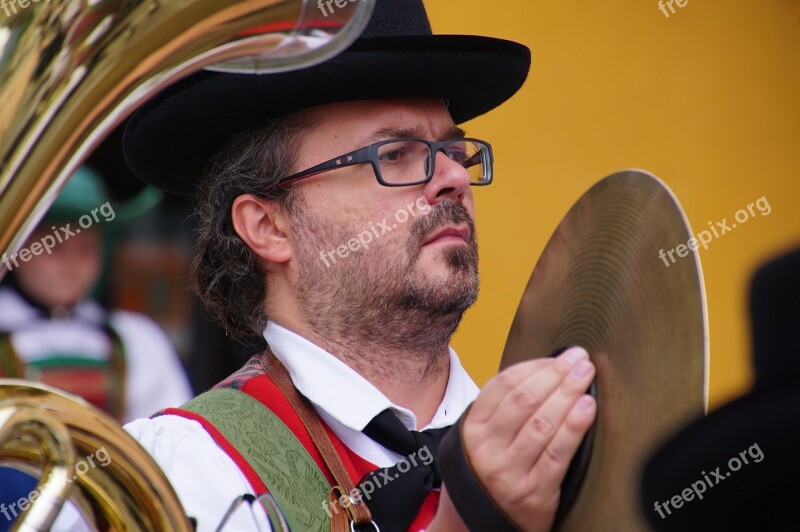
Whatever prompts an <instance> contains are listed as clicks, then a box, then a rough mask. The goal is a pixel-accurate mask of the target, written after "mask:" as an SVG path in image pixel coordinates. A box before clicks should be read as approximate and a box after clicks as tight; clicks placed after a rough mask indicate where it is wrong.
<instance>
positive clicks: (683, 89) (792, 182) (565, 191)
mask: <svg viewBox="0 0 800 532" xmlns="http://www.w3.org/2000/svg"><path fill="white" fill-rule="evenodd" d="M426 4H427V7H428V11H429V14H430V17H431V21H432V25H433V28H434V31H435V32H437V33H470V34H483V35H491V36H497V37H503V38H508V39H513V40H517V41H520V42H522V43H524V44H526V45H527V46H529V47H530V48H531V50H532V51H533V66H532V76H531V77H530V78H529V79H528V82H527V84H526V86H525V87H524V88H523V89H522V91H521V92H520V93H519V94H518V95H517V96H515V97H514V98H513V99H512V100H511V101H509V102H508V103H507V104H505V105H504V106H503V107H501V108H500V109H498V110H496V111H494V112H493V113H490V114H489V115H487V116H485V117H481V118H478V119H476V120H474V121H472V122H471V123H469V124H467V130H468V132H469V133H470V134H472V135H475V136H478V137H483V138H486V139H487V140H489V141H490V142H491V143H492V144H493V146H494V147H495V152H496V153H495V154H496V159H497V163H496V182H495V184H493V185H492V186H491V187H489V188H487V189H482V190H476V196H477V208H478V231H479V235H480V244H481V253H482V256H481V274H482V286H481V296H480V299H479V301H478V303H477V305H476V306H475V308H474V309H472V310H471V311H470V312H469V313H468V315H467V317H466V318H465V320H464V322H463V324H462V326H461V329H460V330H459V332H458V333H457V335H456V338H455V339H454V343H453V345H454V347H455V348H456V350H457V351H458V352H459V353H460V354H461V356H462V358H463V359H464V363H465V365H466V367H467V369H468V370H469V371H470V372H471V373H472V375H473V376H474V377H475V378H476V380H477V381H478V382H479V384H482V383H484V382H485V381H486V380H487V379H488V378H490V377H491V375H493V374H494V373H495V372H496V369H497V365H498V362H499V359H500V354H501V353H502V350H503V346H504V344H505V338H506V335H507V333H508V330H509V327H510V325H511V320H512V317H513V315H514V312H515V310H516V307H517V304H518V302H519V298H520V295H521V294H522V290H523V289H524V287H525V285H526V283H527V281H528V277H529V275H530V273H531V270H532V269H533V266H534V264H535V263H536V260H537V257H538V256H539V253H540V252H541V250H542V249H543V247H544V245H545V244H546V242H547V240H548V238H549V236H550V234H551V233H552V231H553V229H554V228H555V227H556V225H557V224H558V222H559V221H560V220H561V218H562V217H563V216H564V214H565V213H566V212H567V210H568V209H569V207H570V206H571V205H572V203H573V202H574V201H575V200H576V199H577V198H578V197H579V196H580V195H581V194H583V192H584V191H585V190H587V189H588V188H589V187H590V186H591V185H592V184H593V183H594V182H595V181H597V180H598V179H600V178H601V177H603V176H605V175H607V174H609V173H611V172H613V171H615V170H618V169H622V168H629V167H640V168H644V169H647V170H649V171H651V172H653V173H655V174H656V175H658V176H660V177H661V178H662V179H664V180H665V181H666V182H667V183H668V184H669V186H670V187H671V188H672V189H673V191H674V192H675V193H676V194H677V196H678V198H679V199H680V200H681V202H682V204H683V206H684V208H685V210H686V212H687V214H688V216H689V220H690V221H691V223H692V228H693V230H694V231H695V232H697V231H699V230H701V229H703V227H704V226H706V224H707V222H708V221H718V220H721V219H722V218H725V217H727V218H728V220H731V219H732V217H733V215H734V213H735V212H736V211H737V210H739V209H741V208H743V207H746V206H747V204H748V203H751V202H754V201H755V200H756V199H757V198H760V197H762V196H766V199H767V201H768V202H769V204H770V206H771V207H772V212H771V214H769V215H768V216H758V217H756V218H755V219H751V220H750V221H748V223H747V224H742V225H741V226H739V227H737V228H736V229H734V230H733V231H732V232H730V233H728V234H726V235H724V236H722V237H721V238H720V239H718V240H714V241H712V242H711V244H710V245H709V248H708V250H707V251H703V252H701V260H702V264H703V269H704V273H705V281H706V289H707V294H708V306H709V323H710V335H711V338H710V341H711V390H710V397H711V406H712V407H713V406H718V405H719V404H720V403H721V402H723V401H726V400H728V399H730V398H732V397H733V396H735V395H739V394H741V393H742V392H744V391H745V390H746V389H747V387H748V386H749V384H750V382H751V381H750V379H751V375H750V367H749V356H750V348H749V341H750V339H749V323H748V321H747V312H746V300H747V299H746V286H747V282H748V280H749V276H750V275H751V273H752V271H753V270H754V268H755V267H756V266H757V265H758V264H759V263H761V262H762V261H763V260H765V259H767V258H769V257H770V256H773V255H774V254H776V253H778V252H780V251H782V250H784V249H787V248H789V247H791V246H793V245H798V244H800V214H799V213H798V210H799V209H798V208H799V207H800V104H799V103H798V98H800V2H797V1H794V0H760V1H758V2H754V1H752V0H729V1H726V2H713V1H711V0H688V4H687V5H686V7H684V8H679V7H677V6H676V10H677V12H676V13H675V14H673V15H671V16H670V17H669V18H666V17H665V16H664V15H663V14H662V13H661V11H659V9H658V5H657V4H658V3H657V1H656V0H617V1H614V2H599V1H590V0H557V1H544V0H507V1H503V2H491V1H487V0H427V1H426ZM476 75H480V73H478V72H476ZM654 267H655V266H654Z"/></svg>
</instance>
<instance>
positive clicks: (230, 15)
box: [0, 0, 374, 531]
mask: <svg viewBox="0 0 800 532" xmlns="http://www.w3.org/2000/svg"><path fill="white" fill-rule="evenodd" d="M23 6H24V7H23ZM373 7H374V2H372V1H362V2H353V1H352V0H351V1H350V2H348V3H347V5H346V6H345V7H344V8H341V9H337V10H335V12H333V13H329V14H326V15H325V18H324V19H323V18H322V13H321V12H320V11H319V10H318V9H317V7H316V4H315V3H313V2H310V1H309V0H169V1H168V2H167V1H165V0H59V1H53V2H51V1H50V0H47V1H46V2H44V1H38V0H33V1H31V2H24V3H23V2H21V1H19V2H18V1H10V2H5V1H4V2H2V4H1V5H0V252H1V253H2V255H0V257H2V260H0V278H2V276H3V275H4V274H5V272H6V271H7V269H8V266H7V265H8V262H7V261H8V259H9V257H13V256H14V252H15V251H16V250H17V249H19V247H20V246H21V244H22V243H23V242H24V241H25V239H26V238H27V237H28V236H29V235H30V233H31V232H32V231H33V230H34V228H35V227H36V225H37V224H38V223H39V221H40V220H41V218H42V217H43V216H44V213H45V212H46V211H47V209H48V207H49V206H50V204H51V203H52V201H53V200H54V199H55V197H56V196H57V195H58V192H59V190H60V189H61V188H62V187H63V186H64V184H65V183H66V181H67V179H68V178H69V176H70V175H71V174H72V173H73V172H74V171H75V170H76V169H77V168H78V166H80V164H81V163H82V162H83V161H85V160H86V158H87V157H88V156H89V154H90V153H91V152H92V150H94V149H95V148H96V147H97V146H98V145H99V144H100V143H101V142H102V141H103V139H104V138H106V137H107V136H108V134H109V133H110V132H111V131H112V130H113V129H114V128H115V127H116V126H118V125H120V124H121V123H122V122H123V121H124V120H125V119H126V118H127V117H128V116H130V114H132V113H133V111H135V110H136V108H137V107H138V106H139V105H141V103H143V102H144V101H145V100H146V99H147V98H148V97H150V96H152V95H153V94H155V93H157V92H158V91H160V90H161V89H163V88H165V87H166V86H168V85H170V84H172V83H174V82H176V81H177V80H179V79H181V78H183V77H185V76H187V75H189V74H191V73H193V72H195V71H197V70H199V69H201V68H214V69H218V70H227V71H236V72H251V73H252V72H256V73H264V74H268V73H270V72H279V71H285V70H291V69H296V68H301V67H304V66H310V65H313V64H315V63H318V62H321V61H324V60H325V59H327V58H329V57H331V56H333V55H335V54H336V53H338V52H339V51H342V50H343V49H345V48H346V47H347V46H349V45H350V44H351V43H352V42H353V40H355V38H356V37H357V36H358V35H359V34H360V33H361V31H362V30H363V28H364V27H365V26H366V23H367V21H368V20H369V16H370V14H371V12H372V9H373ZM328 15H330V16H328ZM99 450H102V451H103V453H104V455H103V456H105V457H108V463H107V464H105V462H106V461H105V460H103V461H102V462H98V463H95V462H96V461H97V458H99V455H98V454H97V453H98V451H99ZM90 458H91V459H92V460H94V461H92V464H94V467H89V466H87V465H86V464H87V460H88V459H90ZM5 463H8V464H12V465H13V466H14V467H17V468H19V469H20V470H23V471H35V472H36V474H37V475H40V481H39V484H38V485H37V487H36V489H35V490H34V492H35V493H36V494H37V496H36V497H35V499H36V500H31V501H29V502H30V503H31V504H30V506H29V507H28V505H27V504H24V506H25V507H26V508H25V509H24V511H23V513H22V514H21V516H22V518H21V519H20V520H18V522H16V523H15V529H18V530H47V529H49V528H50V526H51V525H52V523H53V520H54V519H55V518H56V515H57V513H58V511H59V510H60V508H61V507H62V506H63V505H64V504H65V503H66V501H68V500H69V501H70V503H71V504H74V505H75V506H76V507H77V508H78V509H79V510H80V511H81V513H83V514H84V515H90V516H93V517H91V518H90V521H91V520H92V519H94V520H95V521H96V522H97V523H98V526H101V527H104V528H107V529H116V530H176V531H183V530H191V523H190V521H189V519H188V518H187V517H186V515H185V513H184V511H183V509H182V507H181V504H180V501H179V500H178V498H177V496H176V494H175V492H174V490H173V489H172V487H171V486H170V484H169V482H168V481H167V480H166V478H165V477H164V475H163V473H162V472H161V470H160V469H159V468H158V466H157V465H156V463H155V462H154V461H153V460H152V458H150V456H149V455H148V454H147V453H146V451H145V450H144V449H143V448H142V447H141V446H139V444H138V443H137V442H136V441H135V440H133V438H131V437H130V436H129V435H128V434H127V433H126V432H125V431H124V430H123V429H122V428H121V427H120V426H119V425H118V424H117V422H116V421H114V420H113V419H112V418H110V417H109V416H107V415H106V414H104V413H103V412H100V411H99V410H97V409H96V408H94V407H92V406H90V405H88V404H87V403H85V402H84V401H82V400H80V399H78V398H75V397H71V396H69V395H68V394H65V393H62V392H59V391H57V390H55V389H52V388H48V387H46V386H42V385H36V384H32V383H28V382H24V381H16V380H0V464H5ZM98 464H100V465H98ZM102 464H105V465H102ZM82 469H86V471H82ZM31 499H34V497H31Z"/></svg>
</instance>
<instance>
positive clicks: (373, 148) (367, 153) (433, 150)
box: [275, 138, 494, 187]
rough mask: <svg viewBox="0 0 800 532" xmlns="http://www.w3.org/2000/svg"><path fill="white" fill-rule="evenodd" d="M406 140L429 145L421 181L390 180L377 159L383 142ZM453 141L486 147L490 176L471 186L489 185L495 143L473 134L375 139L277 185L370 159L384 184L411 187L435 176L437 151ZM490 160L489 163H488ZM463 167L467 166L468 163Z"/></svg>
mask: <svg viewBox="0 0 800 532" xmlns="http://www.w3.org/2000/svg"><path fill="white" fill-rule="evenodd" d="M407 141H415V142H421V143H423V144H427V145H428V150H429V151H428V153H429V161H428V163H429V164H428V175H427V176H426V177H425V179H421V180H419V181H414V182H412V183H389V182H387V181H386V180H384V179H383V176H382V175H381V169H380V161H379V160H378V149H379V148H380V147H381V146H384V145H386V144H391V143H393V142H407ZM454 142H474V143H476V144H478V145H481V146H485V147H486V152H485V153H486V154H487V155H486V158H487V159H488V161H482V162H483V163H484V168H486V169H488V174H489V175H488V177H487V179H486V181H485V182H482V183H472V182H470V185H471V186H484V185H488V184H490V183H491V182H492V179H493V178H494V175H493V174H494V154H493V153H492V145H491V144H489V143H488V142H486V141H484V140H480V139H474V138H455V139H450V140H444V141H441V142H434V141H430V140H425V139H418V138H399V139H386V140H381V141H379V142H375V143H373V144H370V145H368V146H364V147H363V148H359V149H357V150H354V151H351V152H349V153H345V154H343V155H340V156H338V157H334V158H333V159H329V160H327V161H325V162H323V163H320V164H318V165H316V166H312V167H311V168H307V169H305V170H303V171H301V172H298V173H296V174H292V175H290V176H289V177H285V178H283V179H281V180H280V181H278V182H277V183H275V186H276V187H279V186H285V185H288V184H290V183H294V182H295V181H299V180H300V179H305V178H306V177H312V176H315V175H318V174H321V173H323V172H328V171H330V170H335V169H337V168H344V167H345V166H353V165H356V164H365V163H370V164H371V165H372V169H373V171H374V174H375V178H376V179H377V180H378V183H380V184H381V185H383V186H385V187H409V186H414V185H422V184H423V183H427V182H428V181H430V180H431V179H432V178H433V171H434V169H435V164H436V154H437V153H439V152H442V153H444V154H445V156H447V151H446V148H447V147H448V146H449V145H450V144H452V143H454ZM483 153H484V151H483V150H479V151H478V152H477V153H476V154H475V155H473V157H476V156H477V157H480V156H481V154H483ZM486 163H488V164H486ZM464 168H468V166H465V167H464Z"/></svg>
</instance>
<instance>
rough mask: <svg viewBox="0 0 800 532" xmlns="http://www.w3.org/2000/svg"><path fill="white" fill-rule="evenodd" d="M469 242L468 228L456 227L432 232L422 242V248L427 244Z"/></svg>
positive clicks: (464, 226)
mask: <svg viewBox="0 0 800 532" xmlns="http://www.w3.org/2000/svg"><path fill="white" fill-rule="evenodd" d="M467 241H469V227H467V226H466V225H461V226H458V227H453V226H449V227H443V228H441V229H439V230H438V231H434V232H433V233H431V234H430V235H428V237H427V238H426V239H425V240H424V241H423V242H422V245H423V246H427V245H428V244H440V243H445V242H467Z"/></svg>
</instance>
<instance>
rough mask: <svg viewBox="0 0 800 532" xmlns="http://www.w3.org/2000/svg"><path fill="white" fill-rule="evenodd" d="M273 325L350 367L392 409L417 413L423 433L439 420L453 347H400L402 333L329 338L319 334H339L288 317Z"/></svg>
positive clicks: (404, 343) (347, 334)
mask: <svg viewBox="0 0 800 532" xmlns="http://www.w3.org/2000/svg"><path fill="white" fill-rule="evenodd" d="M273 319H275V321H276V322H277V323H280V324H281V325H283V326H284V327H286V328H287V329H290V330H292V331H294V332H295V333H297V334H299V335H300V336H303V337H304V338H306V339H307V340H309V341H310V342H312V343H314V344H316V345H317V346H319V347H321V348H322V349H324V350H326V351H327V352H329V353H331V354H332V355H333V356H335V357H336V358H338V359H339V360H341V361H342V362H344V363H345V364H347V365H348V366H350V367H351V368H352V369H353V370H355V371H356V372H358V373H359V374H360V375H361V376H362V377H364V378H365V379H367V381H369V382H370V383H371V384H372V385H373V386H375V387H376V388H377V389H378V390H380V391H381V393H383V394H384V395H385V396H386V397H387V398H388V399H389V400H390V401H391V402H392V403H394V404H396V405H398V406H402V407H404V408H407V409H409V410H411V411H412V412H414V415H415V416H416V418H417V428H421V427H424V426H426V425H428V424H429V423H430V422H431V420H432V419H433V417H434V415H435V414H436V411H437V409H438V408H439V405H440V404H441V402H442V399H443V398H444V394H445V391H446V390H447V383H448V380H449V377H450V350H449V347H448V344H447V341H444V342H441V341H440V342H431V343H427V344H423V345H416V344H417V343H418V342H413V341H407V340H408V338H406V339H405V340H406V341H402V340H401V341H395V340H397V338H396V337H397V336H398V335H397V331H395V333H394V334H392V333H386V334H382V333H381V331H380V330H376V331H375V332H374V333H373V334H372V335H369V337H365V336H366V335H362V334H357V333H355V332H353V331H341V332H342V333H343V334H335V335H334V334H330V333H329V334H326V335H324V336H323V335H321V334H318V333H317V332H316V331H317V330H326V331H329V332H330V331H333V330H335V329H336V328H319V327H313V326H311V325H310V324H307V323H304V322H301V321H298V320H293V319H291V318H290V317H288V316H283V317H273ZM447 339H448V340H449V336H448V337H447Z"/></svg>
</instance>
